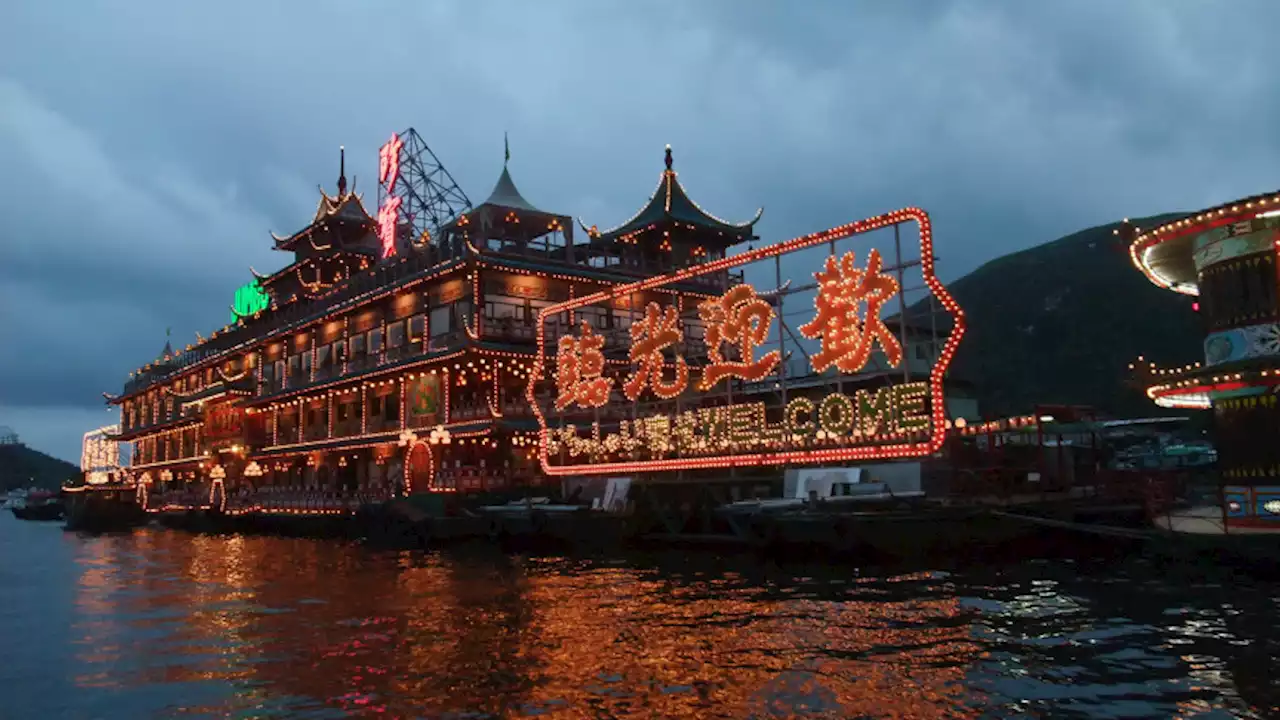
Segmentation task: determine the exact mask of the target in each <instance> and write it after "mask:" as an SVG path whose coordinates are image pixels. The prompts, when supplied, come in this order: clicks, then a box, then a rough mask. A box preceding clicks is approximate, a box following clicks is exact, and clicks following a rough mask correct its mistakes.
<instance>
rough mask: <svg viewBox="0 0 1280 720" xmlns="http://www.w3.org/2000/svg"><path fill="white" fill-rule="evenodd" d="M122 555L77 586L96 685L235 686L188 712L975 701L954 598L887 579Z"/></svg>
mask: <svg viewBox="0 0 1280 720" xmlns="http://www.w3.org/2000/svg"><path fill="white" fill-rule="evenodd" d="M121 542H122V543H126V544H128V547H127V548H126V547H117V548H116V549H115V550H114V551H113V552H114V555H109V556H105V557H103V558H101V559H97V560H93V561H87V562H86V569H85V570H84V571H83V572H82V576H81V584H82V586H83V587H84V588H85V590H84V592H85V595H86V597H89V596H92V598H93V599H92V601H91V602H93V603H96V604H95V605H93V607H92V611H93V612H92V615H93V616H95V617H98V618H109V620H107V621H104V622H107V626H108V627H110V628H112V629H113V632H114V633H115V634H117V635H121V636H125V637H130V636H131V638H132V639H131V640H129V641H127V642H123V643H120V642H117V643H115V644H114V645H112V647H113V648H114V650H112V651H111V652H112V653H114V654H115V655H116V656H118V657H115V658H114V659H115V660H116V661H117V662H114V666H115V668H117V669H114V670H112V669H109V670H107V671H105V672H104V673H98V674H97V675H95V676H94V679H96V680H97V681H102V679H103V677H100V676H105V677H107V678H109V679H110V681H111V682H115V683H119V684H122V685H133V686H137V685H161V686H162V685H175V686H176V685H177V684H178V683H192V682H203V683H209V682H216V683H225V684H226V685H225V687H226V688H228V689H231V690H232V692H230V693H229V694H226V695H225V696H224V697H221V698H220V699H218V700H216V701H202V702H199V703H196V702H194V701H189V700H186V699H182V700H179V701H176V702H175V704H174V711H175V712H177V710H178V708H185V709H186V710H200V711H203V712H209V713H212V714H223V713H230V712H252V711H255V710H262V711H272V710H277V711H278V710H288V711H294V712H301V711H303V710H306V709H318V708H323V707H328V708H334V709H341V710H343V711H345V712H347V713H352V714H359V715H370V716H379V715H386V716H393V717H401V716H413V715H425V716H432V715H435V714H439V713H444V712H447V711H463V710H465V711H469V712H482V713H491V714H494V715H510V714H522V713H532V712H543V713H545V714H547V715H550V716H552V717H556V716H561V715H567V716H571V717H576V716H578V715H580V714H583V713H604V714H606V715H610V716H616V717H628V716H634V717H653V716H661V717H746V716H749V715H752V714H764V715H779V714H780V715H782V716H793V715H796V714H800V713H803V714H805V715H806V716H809V717H849V716H858V715H864V714H865V715H873V716H876V717H900V718H907V717H911V718H933V717H957V716H963V715H966V714H969V711H968V710H967V709H966V706H965V703H966V702H971V701H972V700H973V698H972V694H971V693H970V692H968V691H966V690H964V688H963V679H964V673H965V671H966V667H967V666H968V665H969V664H970V663H971V662H972V661H973V660H974V659H975V658H977V657H978V656H979V650H978V648H977V646H975V645H974V644H973V643H972V642H971V641H970V640H969V632H968V624H967V623H966V622H964V621H961V620H959V619H958V617H959V604H958V602H957V600H956V599H955V598H954V597H952V596H948V595H946V594H945V593H942V594H938V593H934V594H932V595H930V596H928V597H923V598H922V597H912V596H911V593H910V592H908V593H905V594H904V593H898V592H896V591H894V589H893V586H894V585H895V583H893V582H885V581H880V582H876V583H873V584H871V585H868V584H865V583H863V584H859V583H854V582H846V581H844V580H843V579H839V581H838V582H836V585H832V586H830V587H836V588H837V589H836V590H830V589H829V587H828V586H827V585H824V583H827V584H828V585H829V584H830V583H831V582H835V581H813V582H812V583H808V584H806V583H800V584H799V585H798V586H797V585H795V584H791V585H786V586H781V587H780V586H777V585H776V584H773V583H769V582H764V583H762V582H760V580H759V579H747V578H744V577H742V576H739V575H737V574H735V573H733V572H730V571H727V570H716V569H714V568H712V569H710V570H708V571H707V572H697V573H693V574H692V575H690V574H689V573H687V572H684V573H681V572H679V571H677V573H676V574H673V573H672V572H670V571H668V570H664V569H663V568H662V567H661V566H658V565H653V564H649V565H645V564H638V565H637V564H612V565H611V564H603V563H598V562H575V561H570V560H564V559H529V558H522V557H519V556H506V555H502V554H500V553H497V552H492V551H477V552H459V553H443V554H434V555H423V554H421V553H401V554H390V553H376V552H372V551H369V550H367V549H364V548H362V547H359V546H354V545H346V544H341V543H332V542H319V541H309V540H290V539H282V538H259V537H213V536H193V535H188V534H184V533H178V532H168V531H145V532H140V533H137V534H136V535H135V536H133V538H131V539H123V540H121ZM143 557H145V561H142V560H137V561H130V560H128V559H127V558H135V559H137V558H143ZM900 580H902V581H903V582H904V583H906V584H913V583H921V582H928V577H927V576H924V577H919V578H915V577H909V578H900ZM113 583H114V585H112V584H113ZM899 584H902V583H899ZM108 585H110V586H111V587H114V588H116V589H117V590H119V589H123V588H126V587H127V588H130V589H131V591H130V592H118V591H113V590H112V589H111V588H110V587H108V588H107V589H106V590H103V587H104V586H108ZM797 588H799V590H798V589H797ZM815 588H817V589H818V590H820V591H821V592H815V591H814V590H815ZM86 602H90V601H89V600H86ZM93 637H95V638H96V639H97V640H96V641H98V642H106V641H107V638H108V634H103V633H99V634H97V635H96V636H93ZM107 659H111V658H107V657H106V656H101V657H97V658H92V657H85V658H84V660H85V662H86V663H88V664H91V665H97V666H99V667H101V666H102V664H103V662H104V660H107ZM85 681H86V682H89V681H91V678H89V677H87V676H86V678H85ZM188 705H190V707H188Z"/></svg>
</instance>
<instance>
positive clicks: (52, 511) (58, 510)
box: [10, 491, 66, 521]
mask: <svg viewBox="0 0 1280 720" xmlns="http://www.w3.org/2000/svg"><path fill="white" fill-rule="evenodd" d="M10 510H12V511H13V516H14V517H16V518H18V519H19V520H40V521H56V520H61V519H62V516H63V514H64V513H65V512H66V508H65V507H64V506H63V503H62V498H61V497H59V496H58V494H57V493H51V492H47V491H40V492H33V493H31V494H30V495H28V496H27V500H26V502H25V503H23V504H22V505H21V506H18V505H14V506H13V507H11V508H10Z"/></svg>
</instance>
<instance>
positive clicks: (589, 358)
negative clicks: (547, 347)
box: [555, 322, 613, 410]
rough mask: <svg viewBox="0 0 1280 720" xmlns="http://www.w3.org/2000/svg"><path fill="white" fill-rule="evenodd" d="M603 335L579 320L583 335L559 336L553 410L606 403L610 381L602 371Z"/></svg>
mask: <svg viewBox="0 0 1280 720" xmlns="http://www.w3.org/2000/svg"><path fill="white" fill-rule="evenodd" d="M603 347H604V338H602V337H600V336H599V335H596V334H595V333H594V332H592V330H591V325H590V324H588V323H586V322H583V323H582V337H577V338H575V337H574V336H572V335H565V336H564V337H562V338H560V343H559V349H558V352H557V353H556V390H557V392H556V405H555V407H556V410H566V409H568V408H569V407H570V406H572V405H574V404H577V405H579V406H581V407H588V408H591V407H600V406H602V405H604V404H605V403H607V402H609V386H610V385H612V384H613V380H612V379H610V378H606V377H601V376H602V375H603V374H604V353H603V352H601V349H602V348H603Z"/></svg>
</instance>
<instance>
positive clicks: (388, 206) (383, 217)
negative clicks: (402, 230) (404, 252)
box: [378, 195, 400, 258]
mask: <svg viewBox="0 0 1280 720" xmlns="http://www.w3.org/2000/svg"><path fill="white" fill-rule="evenodd" d="M399 225H400V196H399V195H388V196H387V199H386V201H385V202H383V203H382V207H381V208H379V209H378V240H380V241H381V242H382V257H384V258H388V257H391V256H392V255H395V254H396V229H397V228H398V227H399Z"/></svg>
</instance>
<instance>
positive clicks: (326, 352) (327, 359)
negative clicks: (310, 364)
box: [316, 345, 333, 370]
mask: <svg viewBox="0 0 1280 720" xmlns="http://www.w3.org/2000/svg"><path fill="white" fill-rule="evenodd" d="M316 363H317V364H318V366H319V368H320V369H321V370H328V369H329V368H331V367H333V348H332V347H331V346H329V345H321V346H320V347H318V348H316Z"/></svg>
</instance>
